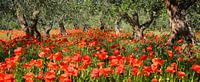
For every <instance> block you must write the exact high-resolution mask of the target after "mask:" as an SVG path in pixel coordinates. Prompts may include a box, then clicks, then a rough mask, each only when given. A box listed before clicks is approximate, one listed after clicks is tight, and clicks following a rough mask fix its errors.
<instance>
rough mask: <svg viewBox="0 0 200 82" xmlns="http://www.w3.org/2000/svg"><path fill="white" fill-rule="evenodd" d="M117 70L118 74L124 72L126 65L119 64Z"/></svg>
mask: <svg viewBox="0 0 200 82" xmlns="http://www.w3.org/2000/svg"><path fill="white" fill-rule="evenodd" d="M115 72H116V73H117V74H121V73H124V72H125V70H124V66H117V67H116V70H115Z"/></svg>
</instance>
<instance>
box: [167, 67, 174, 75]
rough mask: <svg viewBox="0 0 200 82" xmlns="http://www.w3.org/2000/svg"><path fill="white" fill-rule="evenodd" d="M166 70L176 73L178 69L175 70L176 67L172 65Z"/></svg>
mask: <svg viewBox="0 0 200 82" xmlns="http://www.w3.org/2000/svg"><path fill="white" fill-rule="evenodd" d="M166 72H169V73H174V72H176V70H175V68H174V67H172V66H168V67H167V69H166Z"/></svg>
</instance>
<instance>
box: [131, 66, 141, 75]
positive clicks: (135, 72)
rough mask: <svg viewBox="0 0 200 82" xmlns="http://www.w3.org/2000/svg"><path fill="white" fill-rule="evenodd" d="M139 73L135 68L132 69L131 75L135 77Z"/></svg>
mask: <svg viewBox="0 0 200 82" xmlns="http://www.w3.org/2000/svg"><path fill="white" fill-rule="evenodd" d="M138 72H139V70H138V69H137V68H136V67H133V68H132V69H131V74H132V75H134V76H136V75H138Z"/></svg>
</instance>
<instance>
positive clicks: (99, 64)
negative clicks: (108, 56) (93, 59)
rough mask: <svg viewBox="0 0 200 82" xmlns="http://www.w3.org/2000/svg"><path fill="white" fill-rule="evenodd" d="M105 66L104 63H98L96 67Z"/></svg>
mask: <svg viewBox="0 0 200 82" xmlns="http://www.w3.org/2000/svg"><path fill="white" fill-rule="evenodd" d="M103 64H104V62H98V63H96V66H97V67H101V66H102V65H103Z"/></svg>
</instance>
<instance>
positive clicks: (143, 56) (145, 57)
mask: <svg viewBox="0 0 200 82" xmlns="http://www.w3.org/2000/svg"><path fill="white" fill-rule="evenodd" d="M147 57H148V56H147V55H145V54H144V55H141V56H140V60H146V59H147Z"/></svg>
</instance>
